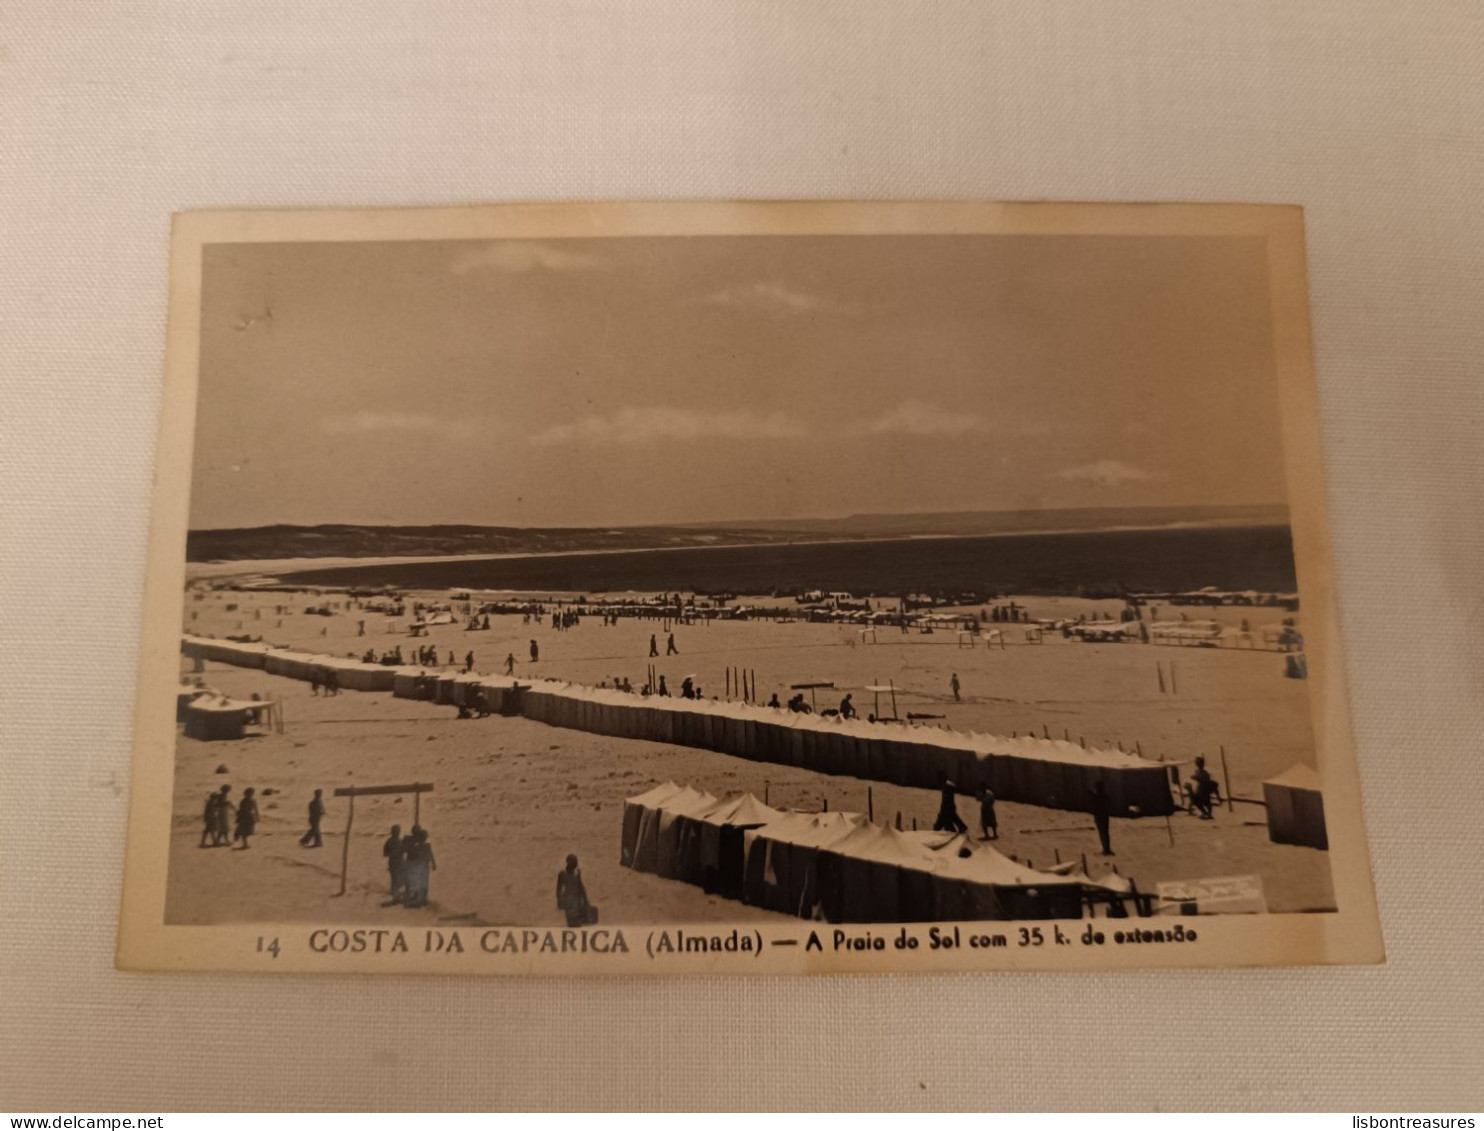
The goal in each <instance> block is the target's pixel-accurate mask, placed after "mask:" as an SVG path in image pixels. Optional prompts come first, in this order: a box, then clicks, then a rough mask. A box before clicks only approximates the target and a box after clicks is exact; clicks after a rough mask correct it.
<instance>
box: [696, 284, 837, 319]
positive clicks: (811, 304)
mask: <svg viewBox="0 0 1484 1131" xmlns="http://www.w3.org/2000/svg"><path fill="white" fill-rule="evenodd" d="M700 301H701V303H702V305H705V306H730V307H739V308H743V309H752V310H781V311H784V312H786V313H789V314H810V313H813V312H814V311H835V312H839V313H844V312H848V311H849V310H850V309H851V308H850V307H848V306H846V305H845V304H843V303H838V302H835V301H834V300H833V299H828V298H825V297H823V296H822V295H812V294H806V293H805V292H804V291H796V290H792V289H790V288H789V287H785V286H783V285H781V284H779V283H752V284H750V285H748V286H741V287H727V288H726V289H725V290H720V291H715V292H713V293H712V294H709V295H707V296H705V297H704V298H702V299H701V300H700Z"/></svg>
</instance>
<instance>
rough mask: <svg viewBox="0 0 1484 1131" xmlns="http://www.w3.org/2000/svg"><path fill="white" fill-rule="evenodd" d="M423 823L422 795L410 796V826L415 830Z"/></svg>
mask: <svg viewBox="0 0 1484 1131" xmlns="http://www.w3.org/2000/svg"><path fill="white" fill-rule="evenodd" d="M422 823H423V795H422V794H421V793H414V794H413V795H412V825H413V827H414V828H416V827H417V826H418V825H421V824H422Z"/></svg>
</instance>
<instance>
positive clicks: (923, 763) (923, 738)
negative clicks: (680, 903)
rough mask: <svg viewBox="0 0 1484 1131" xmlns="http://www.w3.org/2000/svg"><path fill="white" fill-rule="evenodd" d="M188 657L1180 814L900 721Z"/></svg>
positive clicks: (788, 761) (281, 659)
mask: <svg viewBox="0 0 1484 1131" xmlns="http://www.w3.org/2000/svg"><path fill="white" fill-rule="evenodd" d="M181 648H182V651H183V652H184V653H185V654H186V655H188V656H197V657H200V658H202V659H205V660H216V661H219V662H223V663H228V664H235V665H239V666H245V667H254V668H262V669H263V670H264V671H267V672H269V673H272V674H275V675H282V676H287V677H289V678H292V679H302V680H308V679H310V678H311V675H312V674H315V673H318V674H319V675H320V676H321V677H323V674H324V673H325V672H326V671H331V670H333V671H334V672H335V673H336V676H337V681H338V683H339V686H340V687H341V688H344V689H352V690H358V691H390V692H392V694H394V695H396V696H398V697H401V698H408V699H427V700H431V701H434V702H439V703H448V704H454V705H459V706H467V707H477V708H480V709H481V710H484V711H488V712H490V713H495V714H506V715H522V716H524V717H526V718H528V719H534V720H536V721H538V722H544V723H548V724H549V725H552V726H559V727H567V728H570V729H573V730H581V731H586V732H588V733H591V734H602V735H607V736H611V737H615V738H633V739H641V740H646V741H652V742H667V743H673V744H676V745H680V746H693V747H697V748H699V749H704V750H715V751H718V752H720V753H724V754H730V755H733V756H735V757H739V758H748V759H751V760H753V761H759V762H774V763H778V764H780V765H789V766H799V767H801V768H804V769H809V770H814V771H816V772H819V773H826V774H840V775H846V776H850V777H856V778H863V779H868V780H873V781H883V782H889V783H892V784H894V785H902V786H908V787H914V788H920V789H938V788H940V787H942V785H943V784H944V783H945V782H950V781H951V782H952V783H953V784H954V788H955V789H956V790H957V791H958V792H959V793H961V794H967V795H970V796H972V795H975V794H977V793H978V792H979V790H980V788H981V786H988V787H989V788H990V789H992V790H993V791H994V793H995V795H996V796H997V797H998V798H999V799H1000V800H1003V801H1018V802H1025V803H1027V804H1031V805H1040V806H1044V807H1047V808H1052V809H1066V810H1074V811H1079V812H1087V811H1088V810H1090V809H1091V807H1092V791H1093V786H1094V784H1095V783H1096V782H1102V783H1103V786H1104V788H1105V789H1106V790H1107V794H1108V801H1109V809H1110V812H1111V814H1112V815H1113V816H1123V817H1141V816H1142V817H1148V816H1161V815H1164V814H1167V813H1171V812H1173V811H1174V808H1175V793H1174V790H1173V789H1172V777H1171V775H1172V772H1173V771H1174V770H1175V769H1176V767H1177V766H1178V763H1171V762H1154V761H1150V760H1148V759H1145V758H1142V757H1139V756H1137V755H1135V754H1132V753H1127V752H1124V751H1122V750H1108V749H1099V748H1096V747H1084V746H1082V745H1081V744H1079V743H1076V742H1071V741H1064V740H1061V739H1053V738H1035V737H1032V736H1029V735H1021V736H1015V737H1009V736H1004V735H988V734H975V733H968V732H963V731H951V730H945V729H941V728H936V727H913V726H904V725H902V724H899V723H879V722H878V723H871V722H866V721H863V720H859V719H849V720H847V719H840V718H838V717H824V716H820V715H812V714H810V715H805V714H795V713H793V712H790V711H787V710H783V709H780V708H775V707H764V706H760V705H757V704H750V703H730V702H721V701H718V700H710V699H674V698H669V697H656V696H640V695H635V694H633V693H630V692H624V691H619V690H616V689H613V688H600V687H588V686H584V685H581V684H570V683H564V682H560V681H556V680H527V681H525V682H523V683H522V682H517V681H516V680H514V679H511V678H509V677H505V678H496V677H491V676H486V675H482V674H479V673H467V674H462V673H461V674H452V673H448V672H430V671H427V670H424V669H420V668H416V667H383V666H381V665H377V664H363V663H360V662H359V661H357V660H354V659H348V658H336V657H333V656H325V655H316V654H314V653H306V652H296V651H292V650H288V649H281V648H274V647H272V646H270V645H267V644H262V643H256V644H239V643H235V642H231V641H222V640H213V639H205V638H201V637H193V636H187V637H185V638H184V640H183V641H182V644H181Z"/></svg>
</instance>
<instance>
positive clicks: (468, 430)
mask: <svg viewBox="0 0 1484 1131" xmlns="http://www.w3.org/2000/svg"><path fill="white" fill-rule="evenodd" d="M479 427H480V424H479V421H477V420H471V419H469V418H468V417H441V416H430V415H428V414H427V413H421V412H374V411H367V410H363V411H361V412H352V413H347V414H345V415H342V416H331V417H327V418H326V419H325V420H324V421H323V422H322V424H321V428H322V429H323V430H324V431H326V432H328V433H329V434H330V435H332V436H364V435H370V434H374V433H382V434H385V433H389V432H402V433H408V432H425V433H435V434H437V435H439V436H458V437H462V436H472V435H474V433H475V432H477V431H478V430H479Z"/></svg>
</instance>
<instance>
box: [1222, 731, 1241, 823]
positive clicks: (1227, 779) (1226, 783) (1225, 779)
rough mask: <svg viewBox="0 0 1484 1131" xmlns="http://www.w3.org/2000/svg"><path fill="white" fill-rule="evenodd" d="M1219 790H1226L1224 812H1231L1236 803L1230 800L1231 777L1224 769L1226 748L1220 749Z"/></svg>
mask: <svg viewBox="0 0 1484 1131" xmlns="http://www.w3.org/2000/svg"><path fill="white" fill-rule="evenodd" d="M1221 788H1222V789H1224V790H1226V811H1227V812H1228V813H1231V812H1233V811H1234V810H1235V809H1236V805H1237V803H1236V802H1235V801H1234V800H1233V799H1232V776H1231V774H1230V773H1229V772H1228V771H1227V768H1226V747H1225V746H1223V747H1221Z"/></svg>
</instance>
